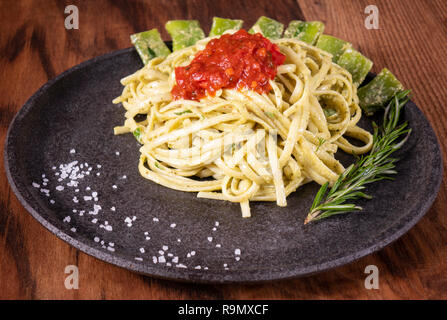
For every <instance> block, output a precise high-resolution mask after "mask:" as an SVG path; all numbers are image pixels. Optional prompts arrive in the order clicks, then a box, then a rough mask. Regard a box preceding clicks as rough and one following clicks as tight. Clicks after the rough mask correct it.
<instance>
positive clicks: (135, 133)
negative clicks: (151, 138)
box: [132, 127, 142, 143]
mask: <svg viewBox="0 0 447 320" xmlns="http://www.w3.org/2000/svg"><path fill="white" fill-rule="evenodd" d="M132 133H133V136H134V137H135V139H137V141H138V142H139V143H142V141H141V138H142V137H141V134H142V132H141V128H140V127H138V128H136V129H135V130H134V131H133V132H132Z"/></svg>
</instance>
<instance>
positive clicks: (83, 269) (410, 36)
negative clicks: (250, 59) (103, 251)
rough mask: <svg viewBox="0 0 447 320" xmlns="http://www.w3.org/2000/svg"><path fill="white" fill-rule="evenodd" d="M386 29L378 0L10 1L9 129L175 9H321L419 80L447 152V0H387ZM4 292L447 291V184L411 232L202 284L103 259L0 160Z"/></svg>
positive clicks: (422, 100)
mask: <svg viewBox="0 0 447 320" xmlns="http://www.w3.org/2000/svg"><path fill="white" fill-rule="evenodd" d="M375 3H376V5H377V6H378V8H379V14H380V16H379V22H380V29H379V30H367V29H366V28H364V25H363V23H364V19H365V17H366V15H365V14H364V8H365V7H366V6H367V5H368V4H369V2H368V1H365V0H362V1H341V0H336V1H317V0H315V1H261V0H257V1H255V0H249V1H225V0H220V1H217V0H215V1H182V0H176V1H173V0H170V1H161V0H160V1H137V0H129V1H124V0H121V1H118V0H113V1H112V0H110V1H106V0H99V1H79V0H78V1H74V0H73V1H47V0H34V1H26V0H22V1H14V0H4V1H1V2H0V26H1V30H2V32H1V33H0V70H1V72H2V73H1V74H2V76H1V78H0V79H1V80H0V81H1V82H0V141H1V149H2V150H3V147H4V140H5V135H6V130H7V127H8V125H9V123H10V121H11V119H12V117H13V116H14V114H15V113H16V112H17V111H18V110H19V108H20V107H21V106H22V105H23V103H24V102H25V101H26V99H27V98H28V97H29V96H30V95H31V94H32V93H33V92H34V91H36V90H37V89H38V88H39V87H40V86H41V85H42V84H44V83H45V82H46V81H47V80H48V79H50V78H52V77H54V76H55V75H57V74H59V73H60V72H62V71H64V70H66V69H68V68H70V67H72V66H74V65H76V64H78V63H80V62H82V61H84V60H87V59H90V58H92V57H94V56H97V55H101V54H104V53H107V52H110V51H113V50H116V49H121V48H125V47H129V46H130V43H129V35H130V34H131V33H134V32H138V31H143V30H146V29H149V28H154V27H157V28H159V29H160V30H161V31H162V36H163V37H164V38H165V39H168V35H167V34H166V32H165V31H164V29H163V25H164V24H165V22H166V21H167V20H170V19H198V20H199V21H200V23H201V25H202V27H203V28H204V29H205V31H208V30H209V28H210V24H211V17H213V16H221V17H229V18H239V19H243V20H244V21H245V27H249V26H251V24H252V23H254V22H255V20H256V19H257V18H258V16H260V15H266V16H270V17H272V18H275V19H277V20H279V21H281V22H283V23H287V22H288V21H290V20H292V19H306V20H321V21H324V22H325V23H326V32H327V33H329V34H332V35H335V36H338V37H341V38H344V39H347V40H349V41H351V42H352V43H353V44H354V46H355V47H357V48H359V49H360V50H361V51H362V52H363V53H364V54H365V55H367V56H368V57H370V58H371V59H372V60H373V61H374V63H375V65H374V71H379V70H380V69H381V68H382V67H385V66H387V67H388V68H389V69H391V70H392V71H393V72H394V73H395V74H396V75H397V76H398V77H399V79H401V80H402V82H403V83H404V84H405V86H406V87H408V88H411V89H413V93H414V100H415V101H416V103H417V104H418V105H419V106H420V107H421V109H422V110H423V111H424V113H425V114H426V115H427V117H428V118H429V119H430V121H431V123H432V124H433V126H434V128H435V131H436V133H437V135H438V137H439V139H440V142H441V145H442V149H443V155H444V164H445V161H447V160H446V159H447V155H446V150H447V145H446V141H447V117H446V115H445V112H443V109H444V106H445V105H446V103H447V100H446V96H447V89H446V88H447V83H446V75H447V67H446V63H447V62H446V61H445V58H444V56H445V52H447V50H446V49H447V48H446V44H447V23H446V22H447V18H446V12H447V4H446V2H445V1H442V0H436V1H435V0H433V1H428V0H427V1H416V0H414V1H397V0H392V1H375ZM69 4H75V5H77V6H78V8H79V14H80V26H79V27H80V29H79V30H65V28H64V19H65V16H64V8H65V6H66V5H69ZM0 175H1V180H0V298H6V299H14V298H20V299H32V298H37V299H47V298H67V299H119V298H130V299H261V298H273V299H287V298H288V299H326V298H330V299H344V298H354V299H369V298H373V299H393V298H404V299H407V298H413V299H427V298H447V291H446V290H445V289H446V288H447V277H446V274H447V231H446V229H447V217H446V215H445V212H446V209H447V207H446V203H447V201H446V200H447V192H446V190H447V188H446V179H444V181H443V185H442V189H441V192H440V194H439V196H438V198H437V200H436V202H435V203H434V205H433V207H432V208H431V209H430V211H429V212H428V213H427V215H426V216H425V217H424V218H423V219H422V221H421V222H420V223H418V224H417V225H416V227H415V228H413V229H412V230H411V231H410V232H408V233H407V234H406V235H404V236H403V237H402V238H400V239H399V240H398V241H396V242H395V243H393V244H392V245H390V246H389V247H387V248H385V249H384V250H382V251H380V252H378V253H376V254H372V255H370V256H368V257H365V258H363V259H361V260H359V261H356V262H354V263H351V264H350V265H347V266H344V267H340V268H337V269H335V270H332V271H328V272H325V273H322V274H318V275H315V276H311V277H306V278H301V279H294V280H289V281H278V282H273V283H269V284H258V285H191V284H185V283H177V282H171V281H163V280H157V279H151V278H149V277H144V276H140V275H137V274H134V273H131V272H129V271H126V270H123V269H120V268H118V267H114V266H112V265H109V264H106V263H104V262H101V261H98V260H96V259H94V258H92V257H90V256H88V255H86V254H84V253H82V252H79V251H78V250H75V249H74V248H72V247H70V246H68V245H67V244H65V243H64V242H63V241H61V240H59V239H57V238H56V237H55V236H53V235H52V234H50V233H49V232H48V231H46V230H45V229H44V228H43V227H41V226H40V225H39V223H37V222H36V221H35V220H34V219H33V218H32V217H31V216H30V215H29V214H28V213H27V212H26V211H25V209H24V208H23V207H22V206H21V205H20V204H19V202H18V200H17V199H16V197H15V196H14V195H13V194H12V192H11V190H10V188H9V185H8V183H7V181H6V177H5V171H4V164H3V161H1V162H0ZM69 264H74V265H77V266H78V267H79V271H80V288H79V290H66V289H65V287H64V279H65V274H64V268H65V266H66V265H69ZM370 264H374V265H377V266H378V267H379V270H380V290H366V289H365V288H364V279H365V274H364V268H365V267H366V266H367V265H370Z"/></svg>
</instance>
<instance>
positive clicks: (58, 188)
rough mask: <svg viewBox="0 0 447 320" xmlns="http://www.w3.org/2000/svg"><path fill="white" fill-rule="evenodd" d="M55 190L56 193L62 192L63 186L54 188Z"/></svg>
mask: <svg viewBox="0 0 447 320" xmlns="http://www.w3.org/2000/svg"><path fill="white" fill-rule="evenodd" d="M56 190H57V191H62V190H64V186H57V187H56Z"/></svg>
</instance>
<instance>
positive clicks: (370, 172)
mask: <svg viewBox="0 0 447 320" xmlns="http://www.w3.org/2000/svg"><path fill="white" fill-rule="evenodd" d="M409 93H410V90H406V91H400V92H398V93H396V95H395V96H394V97H393V99H392V100H391V101H390V103H389V104H388V106H387V107H386V109H385V113H384V116H383V123H382V126H381V127H379V126H378V125H377V124H376V123H375V122H373V128H374V135H373V146H372V149H371V152H370V153H369V154H368V155H366V156H362V157H360V158H358V159H357V161H356V162H355V163H354V164H352V165H350V166H349V167H348V168H347V169H346V170H345V171H344V172H343V173H342V174H341V175H340V177H339V178H338V179H337V181H336V182H335V183H334V184H333V185H332V187H331V188H330V189H329V191H328V188H329V183H328V182H327V183H325V184H324V185H322V186H321V188H320V190H319V191H318V193H317V195H316V196H315V200H314V202H313V204H312V207H311V208H310V212H309V214H308V216H307V218H306V220H305V221H304V224H307V223H309V222H311V221H316V220H320V219H324V218H327V217H330V216H332V215H335V214H341V213H346V212H351V211H357V210H362V207H360V206H358V205H356V204H354V203H351V202H353V201H354V200H357V199H360V198H364V199H371V198H372V197H371V196H370V195H367V194H365V193H364V192H363V190H364V189H365V185H366V184H368V183H372V182H375V181H379V180H383V179H392V177H390V175H392V174H396V173H397V172H396V171H395V170H394V167H395V163H396V162H397V161H398V159H396V158H392V157H390V155H391V154H392V153H393V152H394V151H396V150H398V149H399V148H401V147H402V145H403V144H404V143H405V142H406V141H407V140H408V137H409V135H410V132H411V129H409V128H407V127H408V123H407V122H405V123H402V124H401V125H398V122H399V117H400V114H401V111H402V108H403V107H404V106H405V104H406V103H407V102H408V100H409V99H410V98H409V97H408V95H409ZM402 135H405V138H404V139H402V140H400V141H398V139H399V138H400V137H401V136H402Z"/></svg>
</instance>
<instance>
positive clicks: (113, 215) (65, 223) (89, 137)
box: [5, 49, 442, 282]
mask: <svg viewBox="0 0 447 320" xmlns="http://www.w3.org/2000/svg"><path fill="white" fill-rule="evenodd" d="M141 66H142V64H141V62H140V60H139V58H138V56H137V54H136V52H135V50H134V49H125V50H120V51H116V52H113V53H111V54H106V55H104V56H101V57H97V58H94V59H92V60H89V61H87V62H85V63H82V64H80V65H78V66H76V67H74V68H72V69H70V70H68V71H66V72H64V73H63V74H61V75H59V76H58V77H56V78H55V79H53V80H51V81H49V82H48V83H47V84H45V85H44V86H43V87H42V88H41V89H39V90H38V91H37V92H36V93H35V94H34V95H33V96H32V97H31V98H30V99H29V100H28V101H27V102H26V104H25V105H24V106H23V108H22V109H21V110H20V111H19V113H18V114H17V115H16V117H15V118H14V120H13V122H12V124H11V126H10V128H9V131H8V136H7V141H6V146H5V168H6V172H7V176H8V179H9V182H10V184H11V187H12V189H13V190H14V192H15V194H16V195H17V197H18V198H19V200H20V201H21V203H22V204H23V206H24V207H25V208H26V209H27V210H28V211H29V212H30V213H31V214H32V215H33V217H34V218H36V219H37V220H38V221H39V222H40V223H41V224H42V225H44V226H45V227H46V228H47V229H49V230H50V231H51V232H53V233H54V234H56V235H57V236H58V237H59V238H61V239H63V240H64V241H66V242H68V243H70V244H71V245H73V246H74V247H76V248H78V249H80V250H82V251H84V252H86V253H87V254H90V255H92V256H94V257H97V258H98V259H101V260H104V261H107V262H110V263H113V264H115V265H118V266H121V267H123V268H126V269H129V270H133V271H136V272H140V273H143V274H147V275H151V276H155V277H161V278H167V279H176V280H186V281H193V282H255V281H265V280H274V279H282V278H289V277H296V276H302V275H307V274H311V273H315V272H319V271H323V270H327V269H330V268H333V267H336V266H340V265H343V264H346V263H348V262H351V261H353V260H355V259H358V258H361V257H363V256H365V255H367V254H370V253H371V252H374V251H376V250H379V249H381V248H383V247H384V246H386V245H388V244H389V243H390V242H392V241H394V240H396V239H397V238H399V237H400V236H401V235H403V234H404V233H405V232H407V231H408V230H409V229H410V228H411V227H412V226H414V225H415V224H416V222H417V221H418V220H419V219H420V218H421V217H422V216H423V215H424V214H425V212H426V211H427V210H428V209H429V207H430V206H431V204H432V203H433V201H434V199H435V197H436V194H437V191H438V189H439V186H440V182H441V177H442V162H441V153H440V149H439V145H438V142H437V140H436V136H435V134H434V132H433V130H432V128H431V127H430V124H429V123H428V121H427V120H426V118H425V117H424V115H423V114H422V112H421V111H420V110H419V109H418V108H417V107H416V105H415V104H414V103H412V102H410V103H408V105H407V106H406V111H405V118H406V119H407V120H408V121H409V122H410V124H411V127H412V128H413V133H412V135H411V138H410V140H409V141H408V143H407V144H406V145H405V147H404V149H403V150H401V151H400V154H399V156H400V157H401V158H402V160H401V161H400V162H399V164H398V166H397V170H398V171H399V174H398V175H397V176H396V180H395V181H381V182H379V183H376V184H373V185H370V186H369V187H368V189H367V191H368V192H369V193H370V194H372V195H373V196H374V199H373V200H371V201H364V202H362V203H361V205H362V206H364V210H363V211H362V212H358V213H351V214H347V215H342V216H338V217H334V218H330V219H327V220H323V221H321V222H319V223H312V224H309V225H306V226H304V225H303V221H304V218H305V216H306V213H307V210H308V209H309V207H310V205H311V203H312V199H313V197H314V195H315V192H316V191H317V189H318V186H317V185H316V184H315V183H312V184H308V185H306V186H304V187H302V188H300V189H299V190H298V191H297V192H295V193H293V194H292V195H291V196H289V197H288V198H287V203H288V206H287V207H286V208H280V207H277V206H276V204H275V203H261V202H260V203H251V208H252V215H253V217H252V218H250V219H243V218H241V213H240V208H239V205H238V204H234V203H228V202H221V201H215V200H207V199H198V198H196V194H195V193H187V192H179V191H174V190H170V189H168V188H165V187H162V186H159V185H157V184H155V183H152V182H151V181H148V180H145V179H144V178H142V177H141V176H140V175H139V173H138V170H137V163H138V157H139V152H138V149H139V145H138V144H137V142H136V140H135V139H134V137H133V136H132V135H130V134H127V135H120V136H114V135H113V127H114V126H116V125H120V124H122V122H123V119H124V116H123V115H124V111H123V108H122V107H121V105H113V104H112V102H111V101H112V99H113V98H115V97H116V96H118V95H119V94H120V93H121V91H122V86H121V84H120V79H121V78H122V77H124V76H126V75H129V74H131V73H133V72H134V71H136V70H138V69H139V68H140V67H141ZM73 161H78V163H77V164H73V165H72V167H71V171H70V168H69V166H70V165H69V164H70V163H72V162H73ZM81 164H82V168H81V167H80V165H81ZM61 165H62V166H61ZM67 165H68V166H67ZM98 165H99V166H100V167H99V166H98ZM76 167H77V168H78V169H79V171H77V172H74V173H73V170H74V169H73V168H76ZM89 168H90V171H89ZM86 171H88V172H89V174H87V173H85V172H86ZM64 173H66V174H68V175H70V174H72V177H71V178H70V177H65V174H64ZM98 173H99V175H98ZM42 175H45V176H42ZM124 176H125V177H124ZM58 179H60V180H61V181H58ZM71 180H73V181H74V183H70V181H71ZM33 183H34V185H35V186H33ZM67 183H68V184H69V185H67ZM76 183H77V186H76ZM45 184H46V185H45ZM37 185H39V187H37ZM61 186H63V187H64V189H63V190H58V189H61V188H60V187H61ZM58 187H59V188H58ZM84 197H87V198H84ZM88 197H91V199H90V198H88ZM95 198H96V201H95ZM95 204H96V205H99V206H100V208H101V209H99V207H95V206H94V205H95ZM95 208H96V209H95ZM112 208H114V209H115V211H113V210H112ZM74 210H75V211H74ZM126 218H128V219H126ZM95 219H96V220H95ZM217 222H218V223H217ZM217 224H218V225H217ZM160 250H162V251H160ZM239 250H240V254H239ZM51 254H53V253H52V251H51V249H50V250H49V251H48V255H49V257H50V256H51ZM155 260H156V262H157V263H154V261H155ZM163 261H164V262H163Z"/></svg>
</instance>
